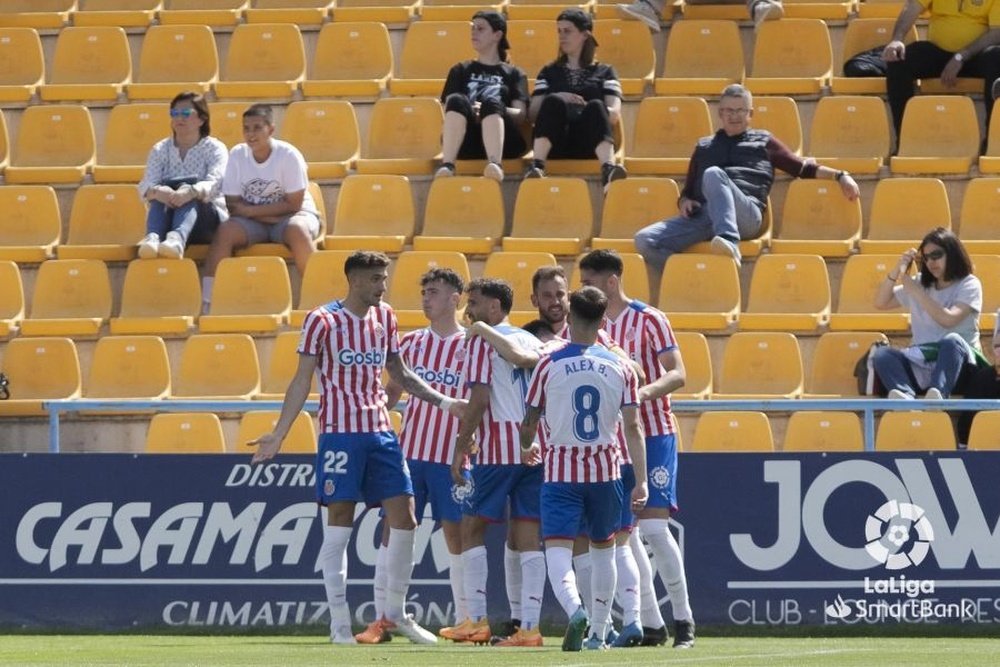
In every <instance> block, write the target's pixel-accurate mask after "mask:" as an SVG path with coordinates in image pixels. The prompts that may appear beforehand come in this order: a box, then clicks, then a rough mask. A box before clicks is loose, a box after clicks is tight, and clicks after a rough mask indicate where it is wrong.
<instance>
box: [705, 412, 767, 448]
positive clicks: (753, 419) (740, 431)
mask: <svg viewBox="0 0 1000 667" xmlns="http://www.w3.org/2000/svg"><path fill="white" fill-rule="evenodd" d="M688 451H691V452H701V453H704V452H713V453H723V452H726V453H746V452H773V451H774V437H773V436H772V435H771V422H770V421H768V419H767V415H765V414H764V413H763V412H737V411H728V410H720V411H713V412H704V413H702V414H701V416H700V417H698V425H697V426H696V427H695V430H694V442H693V443H691V449H689V450H688Z"/></svg>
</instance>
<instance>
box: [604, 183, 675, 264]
mask: <svg viewBox="0 0 1000 667" xmlns="http://www.w3.org/2000/svg"><path fill="white" fill-rule="evenodd" d="M679 197H680V190H679V189H678V187H677V183H676V181H674V180H673V179H670V178H652V177H645V178H644V177H636V178H625V179H621V180H618V181H612V182H611V186H610V187H609V188H608V192H607V194H606V195H605V196H604V211H603V213H602V214H601V231H600V235H599V236H596V237H594V238H593V239H592V240H591V246H592V247H593V248H595V249H598V248H611V249H613V250H617V251H618V252H635V241H634V240H633V237H634V236H635V233H636V232H637V231H639V230H640V229H642V228H643V227H646V226H648V225H651V224H653V223H654V222H659V221H661V220H664V219H666V218H669V217H672V216H674V215H676V214H677V200H678V198H679Z"/></svg>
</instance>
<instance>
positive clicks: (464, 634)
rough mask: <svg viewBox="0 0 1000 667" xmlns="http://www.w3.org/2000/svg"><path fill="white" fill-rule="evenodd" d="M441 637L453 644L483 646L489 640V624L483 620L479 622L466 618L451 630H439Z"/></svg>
mask: <svg viewBox="0 0 1000 667" xmlns="http://www.w3.org/2000/svg"><path fill="white" fill-rule="evenodd" d="M446 631H447V632H446ZM441 636H442V637H444V638H445V639H450V640H452V641H454V642H472V643H473V644H485V643H487V642H488V641H489V640H490V622H489V621H488V620H486V619H485V618H484V619H482V620H481V621H473V620H472V619H470V618H467V619H465V620H464V621H462V622H461V623H460V624H458V625H456V626H455V627H453V628H441Z"/></svg>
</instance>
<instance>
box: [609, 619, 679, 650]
mask: <svg viewBox="0 0 1000 667" xmlns="http://www.w3.org/2000/svg"><path fill="white" fill-rule="evenodd" d="M663 631H664V634H665V633H666V628H663ZM644 639H645V634H644V633H643V631H642V626H640V625H639V624H638V623H635V622H632V623H629V624H628V625H626V626H624V627H623V628H622V631H621V632H620V633H619V634H618V637H617V638H616V639H615V640H614V641H613V642H608V643H609V644H611V646H613V647H614V648H630V647H632V646H640V645H642V642H643V640H644ZM664 641H666V639H664Z"/></svg>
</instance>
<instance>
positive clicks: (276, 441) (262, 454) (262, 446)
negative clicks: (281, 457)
mask: <svg viewBox="0 0 1000 667" xmlns="http://www.w3.org/2000/svg"><path fill="white" fill-rule="evenodd" d="M247 447H256V448H257V451H256V452H254V455H253V458H252V459H250V463H263V462H264V461H270V460H271V459H273V458H274V455H275V454H277V453H278V450H279V449H281V438H279V437H278V436H276V435H275V434H274V433H265V434H264V435H262V436H260V437H259V438H257V439H256V440H251V441H250V442H248V443H247Z"/></svg>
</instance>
